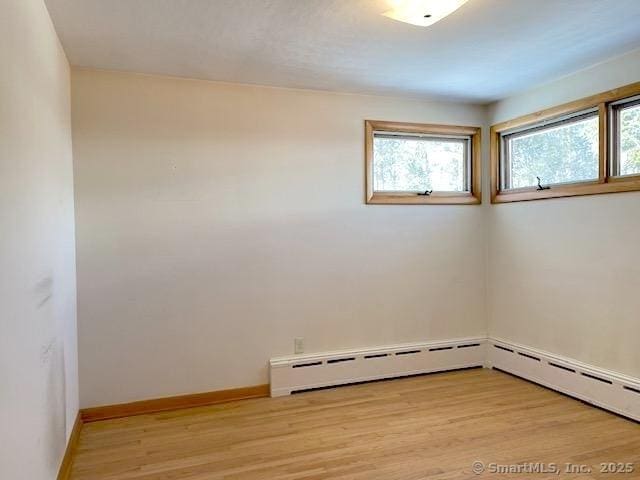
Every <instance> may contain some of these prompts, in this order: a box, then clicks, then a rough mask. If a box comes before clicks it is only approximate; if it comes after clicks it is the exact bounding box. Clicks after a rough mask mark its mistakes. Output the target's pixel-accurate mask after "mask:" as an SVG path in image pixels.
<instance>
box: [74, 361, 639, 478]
mask: <svg viewBox="0 0 640 480" xmlns="http://www.w3.org/2000/svg"><path fill="white" fill-rule="evenodd" d="M474 461H481V462H483V463H484V465H485V467H486V468H487V469H489V468H491V465H490V464H492V463H496V464H500V465H513V464H525V463H532V464H534V463H536V462H545V463H555V464H557V465H558V466H559V468H560V470H561V473H560V474H559V475H558V474H555V473H546V474H545V473H532V474H523V473H513V474H500V473H495V472H492V471H488V470H485V472H484V473H482V474H480V475H475V474H474V473H473V471H472V464H473V462H474ZM601 462H607V463H609V462H613V463H621V464H626V463H632V464H633V468H634V472H631V473H619V474H607V473H601V472H600V469H601V467H600V464H601ZM565 463H573V464H576V465H578V466H580V467H578V468H582V469H583V473H575V472H574V473H567V472H564V471H563V470H564V468H565ZM515 468H517V467H515ZM521 468H522V467H521ZM548 468H550V467H548ZM574 468H575V467H574ZM585 468H591V469H592V470H591V472H587V471H586V470H584V469H585ZM71 478H72V480H124V479H136V480H143V479H144V480H152V479H153V480H187V479H188V480H214V479H215V480H218V479H220V480H253V479H260V480H279V479H282V480H297V479H304V480H318V479H340V480H347V479H349V480H400V479H402V480H419V479H438V480H445V479H446V480H449V479H470V478H478V479H489V478H519V479H520V478H532V479H533V478H535V479H546V478H563V479H564V478H581V479H589V478H619V479H632V478H640V425H639V424H637V423H635V422H632V421H629V420H625V419H623V418H620V417H617V416H615V415H613V414H610V413H607V412H605V411H602V410H599V409H596V408H593V407H590V406H588V405H585V404H583V403H581V402H579V401H577V400H573V399H570V398H568V397H565V396H563V395H560V394H558V393H555V392H552V391H550V390H547V389H544V388H542V387H539V386H537V385H534V384H531V383H529V382H526V381H524V380H521V379H518V378H515V377H511V376H509V375H506V374H504V373H501V372H497V371H491V370H484V369H475V370H465V371H458V372H449V373H441V374H433V375H425V376H420V377H411V378H405V379H398V380H390V381H384V382H375V383H369V384H362V385H354V386H349V387H341V388H335V389H329V390H319V391H315V392H307V393H301V394H297V395H292V396H290V397H281V398H275V399H272V398H264V399H254V400H244V401H239V402H234V403H227V404H222V405H215V406H210V407H198V408H192V409H185V410H179V411H174V412H165V413H158V414H153V415H141V416H137V417H128V418H121V419H117V420H106V421H102V422H95V423H89V424H86V425H85V426H84V428H83V430H82V433H81V438H80V443H79V447H78V450H77V453H76V456H75V460H74V463H73V467H72V476H71Z"/></svg>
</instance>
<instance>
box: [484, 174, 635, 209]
mask: <svg viewBox="0 0 640 480" xmlns="http://www.w3.org/2000/svg"><path fill="white" fill-rule="evenodd" d="M637 190H640V175H638V176H629V177H611V178H608V179H607V182H606V183H594V182H590V183H583V184H576V185H563V186H557V187H551V188H550V189H549V190H537V189H536V188H531V189H519V190H514V191H501V192H494V193H493V194H492V195H491V203H510V202H526V201H530V200H545V199H548V198H562V197H577V196H581V195H599V194H604V193H618V192H633V191H637Z"/></svg>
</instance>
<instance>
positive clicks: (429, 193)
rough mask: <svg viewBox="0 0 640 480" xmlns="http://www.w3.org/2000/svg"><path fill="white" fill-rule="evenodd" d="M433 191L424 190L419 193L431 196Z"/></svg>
mask: <svg viewBox="0 0 640 480" xmlns="http://www.w3.org/2000/svg"><path fill="white" fill-rule="evenodd" d="M432 193H433V190H425V191H424V192H418V195H423V196H427V197H428V196H430V195H431V194H432Z"/></svg>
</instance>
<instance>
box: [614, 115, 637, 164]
mask: <svg viewBox="0 0 640 480" xmlns="http://www.w3.org/2000/svg"><path fill="white" fill-rule="evenodd" d="M619 145H620V156H619V162H620V175H637V174H640V105H636V106H633V107H629V108H624V109H622V110H621V111H620V143H619Z"/></svg>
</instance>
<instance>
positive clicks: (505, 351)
mask: <svg viewBox="0 0 640 480" xmlns="http://www.w3.org/2000/svg"><path fill="white" fill-rule="evenodd" d="M486 363H487V366H490V367H493V368H497V369H500V370H504V371H505V372H509V373H512V374H514V375H517V376H519V377H522V378H526V379H528V380H531V381H532V382H535V383H538V384H540V385H544V386H546V387H549V388H551V389H553V390H557V391H559V392H563V393H566V394H567V395H570V396H572V397H575V398H578V399H580V400H583V401H585V402H587V403H590V404H592V405H596V406H598V407H601V408H604V409H606V410H610V411H612V412H615V413H618V414H620V415H623V416H625V417H628V418H632V419H634V420H636V421H640V380H639V379H636V378H633V377H628V376H625V375H621V374H619V373H616V372H611V371H609V370H604V369H601V368H598V367H594V366H592V365H587V364H584V363H581V362H578V361H576V360H573V359H570V358H567V357H562V356H559V355H555V354H552V353H549V352H545V351H543V350H538V349H535V348H531V347H525V346H524V345H518V344H516V343H512V342H509V341H506V340H501V339H498V338H490V339H489V340H488V345H487V362H486Z"/></svg>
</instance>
